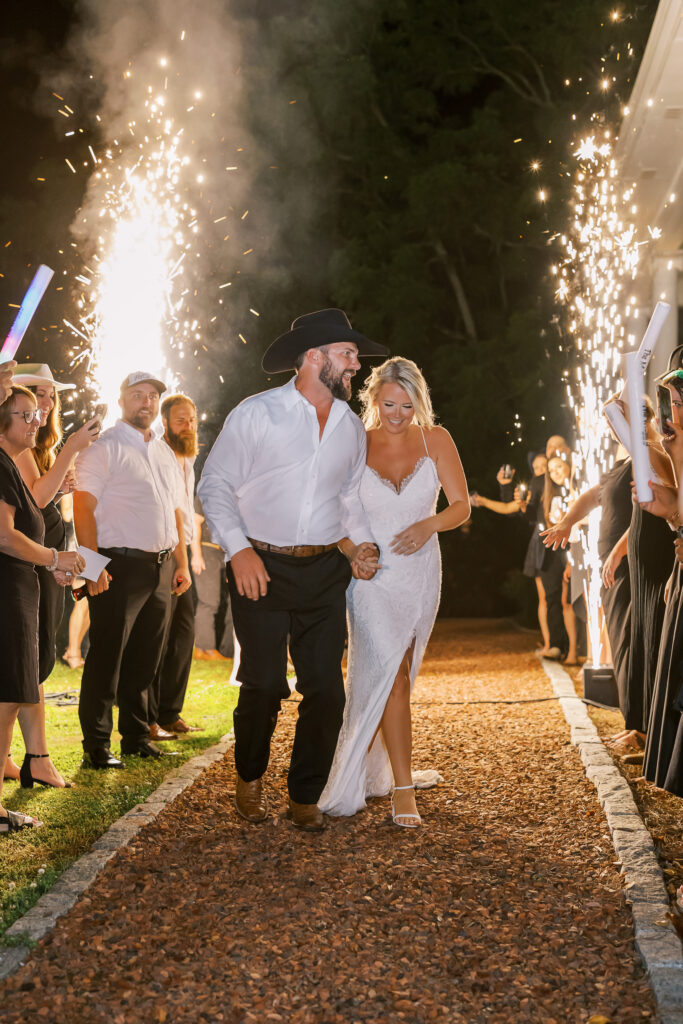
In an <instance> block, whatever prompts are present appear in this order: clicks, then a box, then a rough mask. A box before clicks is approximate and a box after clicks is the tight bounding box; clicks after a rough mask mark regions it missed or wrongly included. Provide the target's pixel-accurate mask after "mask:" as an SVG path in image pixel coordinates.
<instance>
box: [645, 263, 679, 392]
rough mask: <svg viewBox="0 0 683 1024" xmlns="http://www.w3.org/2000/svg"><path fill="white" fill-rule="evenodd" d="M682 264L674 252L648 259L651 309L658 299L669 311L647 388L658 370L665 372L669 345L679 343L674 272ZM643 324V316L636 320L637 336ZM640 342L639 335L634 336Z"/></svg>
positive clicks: (651, 385) (652, 387)
mask: <svg viewBox="0 0 683 1024" xmlns="http://www.w3.org/2000/svg"><path fill="white" fill-rule="evenodd" d="M681 267H682V263H681V257H680V255H678V254H675V255H671V256H655V257H654V259H653V260H652V309H654V307H655V305H656V303H657V302H659V300H660V299H661V300H662V301H663V302H668V303H669V305H670V306H671V312H670V313H669V316H668V317H667V320H666V323H665V324H664V326H663V328H662V333H661V334H660V336H659V341H658V342H657V348H656V349H655V351H654V353H653V356H652V362H651V363H650V369H649V372H648V382H649V387H648V391H649V392H650V393H652V392H653V391H654V386H653V381H654V379H655V377H658V376H659V375H660V373H665V372H666V369H667V367H668V365H669V356H670V355H671V353H672V351H673V349H675V348H676V346H677V345H678V344H679V341H678V274H679V270H680V269H681ZM646 326H647V319H646V318H645V317H643V318H642V320H641V322H640V336H641V337H642V332H643V331H644V330H645V327H646ZM636 341H637V342H638V343H640V337H638V338H636Z"/></svg>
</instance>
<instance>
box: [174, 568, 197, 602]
mask: <svg viewBox="0 0 683 1024" xmlns="http://www.w3.org/2000/svg"><path fill="white" fill-rule="evenodd" d="M191 586H192V578H191V576H190V570H189V569H188V567H187V566H186V565H181V566H179V567H178V568H177V569H176V571H175V573H174V574H173V586H172V587H171V593H172V594H175V596H176V597H180V595H181V594H184V593H185V591H186V590H189V589H190V587H191Z"/></svg>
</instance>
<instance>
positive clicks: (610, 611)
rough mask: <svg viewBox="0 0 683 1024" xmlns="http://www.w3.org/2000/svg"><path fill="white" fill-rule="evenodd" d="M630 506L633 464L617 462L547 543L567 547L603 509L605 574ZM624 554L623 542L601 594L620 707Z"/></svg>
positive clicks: (625, 621) (626, 624) (627, 597)
mask: <svg viewBox="0 0 683 1024" xmlns="http://www.w3.org/2000/svg"><path fill="white" fill-rule="evenodd" d="M624 454H625V453H624ZM631 505H632V500H631V460H630V459H629V458H621V459H617V461H616V463H615V464H614V466H613V467H612V469H611V470H609V472H607V473H605V474H604V475H603V477H602V479H601V480H600V483H599V484H596V486H595V487H591V488H589V489H588V490H586V491H584V492H583V493H582V494H581V495H579V497H578V498H577V499H576V501H575V502H574V503H573V504H572V506H571V508H569V510H568V511H567V514H566V515H565V517H564V518H563V519H562V520H561V522H559V523H558V524H557V525H556V526H555V527H554V528H552V529H550V530H547V531H546V532H545V534H544V538H543V539H544V543H545V544H547V545H548V546H552V547H554V548H556V547H558V546H562V547H564V546H565V545H566V544H567V543H568V541H569V536H570V533H571V531H572V528H573V527H574V526H576V525H577V524H578V523H580V522H581V521H582V520H584V519H585V518H586V517H587V516H588V515H589V514H590V512H592V511H593V509H595V508H597V507H598V506H601V508H602V515H601V517H600V534H599V536H598V554H599V556H600V561H601V562H602V564H603V570H604V568H605V566H606V564H607V563H608V561H609V559H610V558H612V559H613V558H614V553H613V549H615V546H616V545H617V544H618V542H619V541H620V540H622V541H623V538H624V536H625V534H626V531H627V530H628V528H629V524H630V522H631ZM625 553H626V544H625V542H623V550H622V552H621V555H620V557H619V558H618V559H617V560H616V562H614V561H613V563H612V568H611V570H610V573H609V578H608V579H607V580H605V575H604V571H603V582H604V583H606V584H607V585H603V587H602V589H601V592H600V593H601V600H602V607H603V611H604V614H605V626H606V628H607V636H608V638H609V642H610V647H611V651H612V664H613V666H614V675H615V677H616V680H617V688H618V690H619V706H620V707H622V705H624V706H625V705H626V703H627V696H626V694H627V691H628V687H629V680H630V675H629V659H628V647H629V639H630V604H631V589H630V581H629V571H628V563H627V562H625V561H623V556H624V555H625ZM622 711H623V707H622Z"/></svg>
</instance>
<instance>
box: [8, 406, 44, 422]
mask: <svg viewBox="0 0 683 1024" xmlns="http://www.w3.org/2000/svg"><path fill="white" fill-rule="evenodd" d="M12 415H13V416H23V417H24V423H33V421H34V420H36V422H37V423H38V424H40V423H42V422H43V419H44V418H45V413H44V411H43V410H42V409H24V411H23V412H13V413H12Z"/></svg>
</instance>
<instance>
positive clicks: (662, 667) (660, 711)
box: [643, 562, 683, 796]
mask: <svg viewBox="0 0 683 1024" xmlns="http://www.w3.org/2000/svg"><path fill="white" fill-rule="evenodd" d="M682 687H683V585H682V582H681V566H680V565H679V564H678V562H676V568H675V570H674V575H673V580H672V584H671V590H670V593H669V600H668V601H667V604H666V611H665V613H664V632H663V633H662V642H661V644H660V648H659V659H658V661H657V673H656V676H655V685H654V692H653V694H652V708H651V711H650V721H649V723H648V729H647V743H646V745H645V760H644V764H643V775H644V776H645V778H646V779H648V780H649V781H650V782H654V783H655V785H656V786H660V787H661V788H662V789H666V790H668V791H669V792H670V793H675V795H676V796H683V716H682V715H681V713H680V711H677V710H676V708H675V707H674V703H675V702H677V701H680V698H681V688H682Z"/></svg>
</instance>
